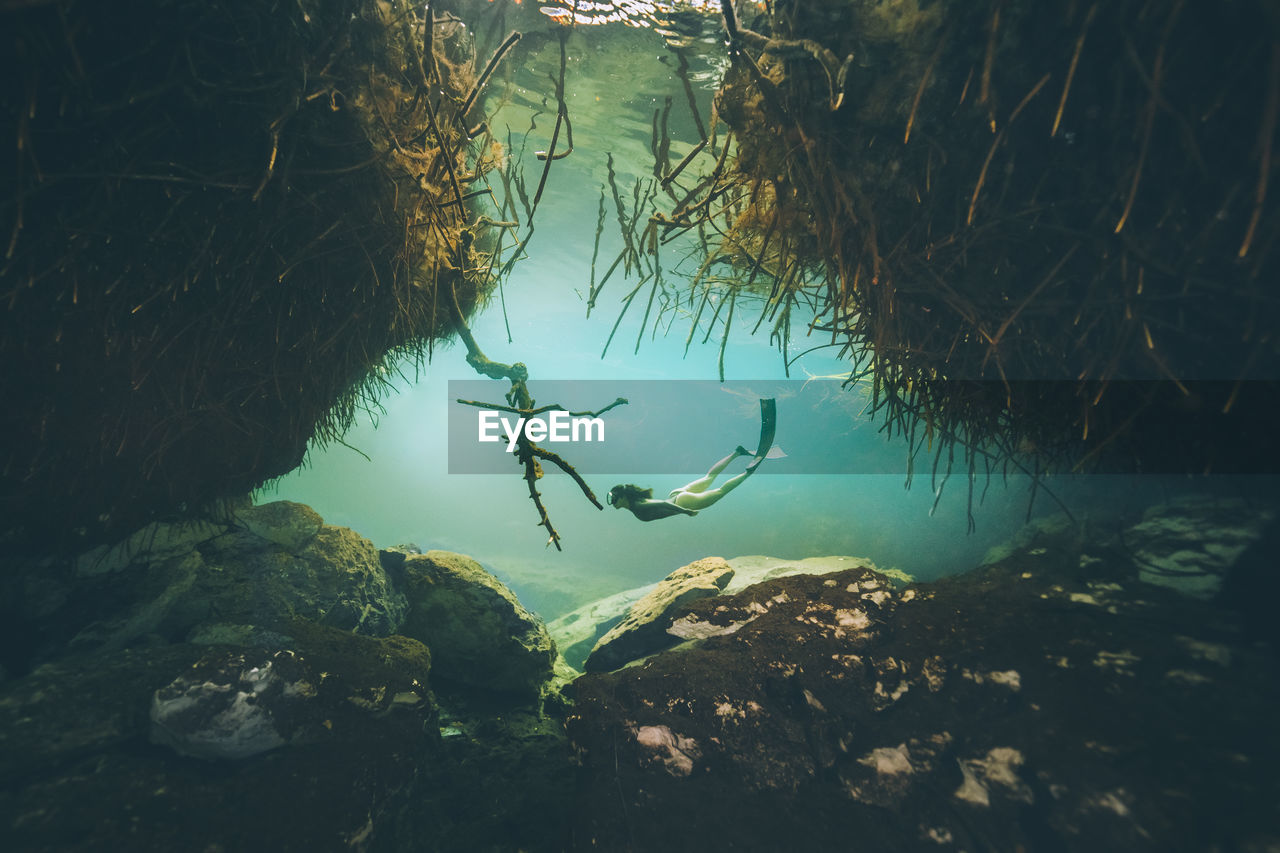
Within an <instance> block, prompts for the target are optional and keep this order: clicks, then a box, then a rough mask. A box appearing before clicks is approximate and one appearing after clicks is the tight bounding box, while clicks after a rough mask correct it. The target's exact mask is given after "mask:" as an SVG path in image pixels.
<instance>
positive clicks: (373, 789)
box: [0, 620, 440, 850]
mask: <svg viewBox="0 0 1280 853" xmlns="http://www.w3.org/2000/svg"><path fill="white" fill-rule="evenodd" d="M292 633H293V635H294V640H293V643H292V644H291V645H290V647H289V649H288V650H283V649H275V650H269V649H247V650H246V649H226V648H223V649H214V650H210V649H209V648H207V647H198V646H192V645H188V644H175V645H171V646H164V647H157V648H148V649H125V650H122V651H119V652H115V653H112V654H107V655H97V656H93V657H85V658H78V659H68V660H66V661H62V662H59V663H56V664H48V665H46V666H44V667H41V668H40V669H39V670H37V671H35V672H33V673H31V674H29V675H27V676H24V677H21V678H17V679H14V680H12V681H10V682H8V683H6V684H4V685H0V828H3V831H4V832H5V836H6V838H7V839H9V840H8V841H7V842H6V844H7V845H9V847H11V848H12V849H21V850H37V849H41V850H44V849H58V850H66V849H89V848H92V849H104V850H106V849H134V850H180V849H188V848H190V847H191V846H192V843H193V842H192V839H196V840H198V842H199V843H198V846H199V847H200V849H225V850H258V849H273V850H286V849H314V850H325V849H334V848H335V847H342V848H343V849H346V848H347V846H348V843H347V842H348V841H349V839H350V838H353V837H355V836H357V835H358V834H359V833H361V832H364V833H365V835H366V836H367V835H370V834H377V833H385V835H384V836H383V837H388V836H390V835H392V834H394V832H395V831H396V822H397V819H398V818H397V817H396V816H397V815H399V814H401V813H402V812H403V810H404V808H405V807H406V805H407V803H408V802H409V801H411V800H415V797H416V796H418V795H420V794H421V788H420V787H417V786H419V785H420V781H419V780H420V777H421V769H422V768H423V767H430V766H433V765H435V764H436V763H438V761H439V748H440V742H439V737H438V734H437V732H438V727H437V721H436V713H437V712H436V708H435V705H434V702H433V700H432V697H431V693H430V692H429V690H428V689H427V677H428V674H429V670H430V656H429V653H428V652H427V650H426V648H425V647H424V646H423V645H422V644H421V643H418V642H416V641H414V640H409V639H407V638H404V637H391V638H387V639H382V640H376V639H371V638H368V637H361V636H358V635H355V634H351V633H348V632H345V631H339V630H335V629H330V628H323V627H320V626H316V625H314V624H309V623H305V622H303V621H302V620H299V621H298V622H297V623H295V624H294V626H293V629H292ZM268 664H269V665H268ZM255 666H256V667H257V668H258V672H257V673H256V674H255V673H253V672H252V670H253V668H254V667H255ZM220 687H227V688H228V690H227V691H225V692H223V693H221V694H219V688H220ZM236 693H244V694H246V695H245V697H244V698H243V699H241V700H239V701H240V705H241V708H240V710H237V711H234V712H233V713H231V714H228V715H226V716H223V717H221V719H219V714H220V712H218V711H217V709H216V708H215V707H214V706H212V705H209V704H207V703H208V702H209V701H210V700H216V699H217V698H218V697H219V695H221V696H222V697H223V698H226V697H228V696H234V695H235V694H236ZM183 697H185V698H188V699H190V700H192V703H191V704H190V705H189V706H188V707H187V708H186V709H183V708H182V699H183ZM150 703H154V705H153V706H152V708H153V711H152V715H151V717H149V715H148V713H147V708H148V705H149V704H150ZM235 705H236V702H235V701H231V702H227V703H224V705H223V706H222V707H223V708H224V709H232V708H234V707H235ZM202 706H203V710H205V711H210V712H212V713H209V714H208V715H207V716H206V717H205V724H204V725H201V724H198V723H197V722H196V720H197V717H198V716H199V714H200V712H201V709H202ZM152 718H158V719H157V720H156V722H153V720H152ZM234 720H239V721H241V722H242V723H243V725H240V726H235V725H224V724H229V723H231V722H233V721H234ZM156 735H158V737H157V740H159V741H160V742H162V743H168V744H170V745H171V746H177V747H179V749H180V751H181V752H183V753H184V754H188V755H189V754H195V755H199V756H201V757H204V758H210V759H212V758H218V759H229V758H235V759H237V760H234V761H232V760H219V761H216V762H213V761H208V760H204V761H192V760H190V759H189V758H182V757H179V756H178V755H175V753H174V752H173V751H171V750H170V749H167V748H153V747H147V746H146V741H147V740H148V737H149V736H156ZM276 740H284V741H288V743H289V746H287V747H283V748H276V749H268V750H266V751H262V748H263V747H269V746H271V745H272V744H274V743H275V742H276ZM254 752H257V753H258V754H252V753H254ZM302 803H305V804H306V808H305V809H300V808H299V804H302ZM354 846H356V847H359V846H360V845H354ZM392 846H393V847H394V846H395V845H392Z"/></svg>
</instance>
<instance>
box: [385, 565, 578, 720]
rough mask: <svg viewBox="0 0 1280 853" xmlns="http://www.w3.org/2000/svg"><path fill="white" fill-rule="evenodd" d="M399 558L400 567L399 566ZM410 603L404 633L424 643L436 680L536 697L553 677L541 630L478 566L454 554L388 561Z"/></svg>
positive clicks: (548, 643)
mask: <svg viewBox="0 0 1280 853" xmlns="http://www.w3.org/2000/svg"><path fill="white" fill-rule="evenodd" d="M401 558H403V562H401ZM384 559H386V560H387V561H388V562H393V561H394V562H395V563H397V564H399V568H398V569H397V570H396V571H397V573H398V574H399V575H400V576H401V578H402V583H403V588H404V590H405V594H406V595H407V597H408V615H407V617H406V618H405V621H404V625H403V626H402V628H401V632H402V633H404V634H405V635H406V636H409V637H413V638H415V639H418V640H421V641H422V642H424V643H426V644H427V646H428V647H430V649H431V653H432V656H433V659H434V661H435V671H436V673H437V675H439V676H440V677H441V678H444V679H447V680H450V681H454V682H457V683H458V684H462V685H466V686H468V687H479V688H482V689H485V690H492V691H497V692H500V693H512V694H520V695H530V696H536V695H538V693H539V691H540V690H541V688H542V686H543V684H545V683H546V682H547V681H548V680H550V678H551V676H552V662H553V661H554V660H555V644H554V643H553V642H552V640H551V635H550V634H548V633H547V628H546V626H545V625H544V624H543V623H542V620H541V619H539V618H538V617H537V616H535V615H534V614H532V613H530V612H529V611H528V610H525V608H524V606H523V605H521V604H520V602H519V601H518V600H517V599H516V597H515V595H514V594H513V593H512V592H511V590H509V589H507V587H506V586H504V585H503V584H502V582H501V581H499V580H498V579H497V578H495V577H494V576H493V575H492V574H490V573H489V572H487V571H485V569H484V568H483V567H482V566H481V565H480V564H479V563H477V562H476V561H475V560H473V559H471V558H470V557H467V556H465V555H463V554H455V553H453V552H451V551H428V552H427V553H426V554H422V555H409V556H404V555H402V554H394V555H391V554H388V552H384Z"/></svg>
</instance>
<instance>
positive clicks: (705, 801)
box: [568, 505, 1280, 851]
mask: <svg viewBox="0 0 1280 853" xmlns="http://www.w3.org/2000/svg"><path fill="white" fill-rule="evenodd" d="M1188 514H1191V515H1195V514H1196V511H1195V510H1194V509H1188V508H1187V506H1185V505H1178V506H1171V507H1167V508H1163V509H1160V510H1157V511H1153V512H1150V513H1148V515H1147V517H1146V518H1145V519H1144V520H1143V522H1142V524H1143V525H1145V527H1144V530H1147V531H1149V530H1151V529H1152V528H1153V527H1158V526H1159V525H1160V524H1162V523H1163V524H1165V525H1166V526H1170V527H1171V528H1176V529H1177V530H1178V531H1179V534H1178V535H1179V537H1181V538H1180V539H1179V541H1178V546H1179V548H1180V549H1181V550H1184V551H1190V552H1194V551H1196V550H1199V551H1200V552H1201V553H1202V554H1203V555H1204V559H1203V560H1199V561H1197V560H1196V559H1195V557H1194V553H1187V554H1183V555H1182V556H1181V558H1180V562H1179V567H1180V568H1179V571H1182V572H1187V571H1190V570H1191V569H1190V568H1189V566H1192V565H1193V564H1194V565H1202V566H1208V567H1210V568H1211V569H1212V571H1213V573H1215V574H1222V572H1221V571H1220V569H1221V567H1222V565H1223V559H1222V555H1223V552H1222V549H1221V548H1220V547H1218V542H1219V540H1220V538H1221V537H1217V538H1215V536H1213V535H1208V534H1206V535H1205V536H1202V537H1201V538H1199V539H1197V540H1195V542H1191V541H1190V540H1189V539H1188V538H1187V536H1188V534H1187V533H1186V531H1187V530H1188V529H1189V528H1190V527H1191V526H1192V525H1190V524H1189V523H1188V521H1187V516H1188ZM1197 517H1201V516H1197ZM1255 520H1257V519H1255ZM1262 520H1263V521H1265V520H1266V519H1265V518H1264V519H1262ZM1238 521H1239V518H1238V517H1237V523H1236V524H1235V525H1234V527H1233V531H1232V532H1231V536H1230V537H1229V538H1231V539H1232V541H1233V543H1235V544H1241V537H1239V536H1237V535H1236V533H1237V532H1238V529H1239V527H1240V524H1239V523H1238ZM1252 529H1253V534H1252V538H1253V539H1256V536H1257V534H1258V532H1259V529H1260V528H1258V527H1257V525H1254V526H1253V528H1252ZM1243 538H1244V540H1248V539H1250V538H1251V537H1243ZM1129 539H1130V540H1134V539H1136V537H1134V536H1132V535H1130V537H1129ZM1125 541H1126V540H1125V537H1124V536H1123V535H1121V536H1119V537H1115V538H1112V539H1110V540H1108V541H1107V542H1105V543H1104V542H1102V541H1101V540H1099V539H1094V538H1092V537H1090V536H1082V535H1081V531H1080V529H1079V528H1074V527H1072V526H1071V525H1067V524H1042V525H1039V526H1037V527H1034V528H1031V529H1029V531H1028V533H1027V534H1026V535H1025V536H1024V537H1023V539H1022V541H1020V542H1018V543H1015V545H1014V546H1012V547H1010V548H1009V549H1006V550H1005V551H1004V552H1003V553H1001V554H997V555H995V556H996V561H995V562H994V563H993V564H991V565H986V566H983V567H981V568H979V569H976V570H974V571H971V572H968V573H966V574H963V575H958V576H955V577H951V578H947V579H944V580H939V581H936V582H932V583H921V584H911V585H906V586H895V584H894V583H893V582H891V580H890V579H889V578H886V577H885V576H883V575H882V574H880V573H878V572H876V571H874V570H873V569H871V568H868V567H858V568H854V569H851V570H847V571H843V572H839V573H837V574H832V575H826V576H794V577H784V578H779V579H775V580H771V581H767V582H765V583H761V584H758V585H755V586H752V587H750V588H748V589H745V590H743V591H741V592H738V593H736V594H730V595H720V596H716V597H708V598H702V599H700V600H697V601H694V602H691V603H687V604H686V605H684V606H683V607H681V608H679V610H678V612H676V613H675V614H672V618H671V622H670V627H669V628H668V631H669V633H671V634H674V635H678V637H679V638H681V639H683V640H684V642H683V643H682V644H681V645H679V646H676V647H675V648H673V649H670V650H668V651H664V652H661V653H659V654H656V655H653V656H651V657H649V658H647V659H645V660H644V661H643V662H642V663H638V664H634V665H632V666H629V667H627V668H624V669H621V670H618V671H616V672H611V673H593V674H588V675H586V676H584V677H582V678H580V679H579V680H578V681H577V682H576V683H575V691H576V706H575V708H574V711H573V715H572V716H571V717H570V719H569V725H568V730H569V734H570V738H571V740H572V742H573V744H574V747H575V751H576V753H577V754H578V755H579V756H580V759H581V761H582V773H583V785H582V787H581V791H582V792H583V793H582V797H583V799H582V801H580V802H579V803H578V815H579V821H580V825H579V836H580V838H581V839H582V840H583V844H582V846H583V847H584V848H585V847H590V848H591V849H604V850H661V849H689V850H692V849H740V850H782V849H859V850H913V849H918V850H1019V849H1021V850H1048V851H1065V850H1072V851H1074V850H1079V851H1089V850H1098V849H1108V850H1115V849H1142V850H1212V849H1220V850H1230V849H1236V850H1274V849H1280V817H1277V813H1276V812H1275V810H1274V803H1275V802H1277V801H1278V800H1280V781H1278V780H1280V777H1277V775H1276V774H1275V772H1274V767H1275V766H1276V764H1277V761H1280V733H1277V731H1276V729H1275V727H1274V726H1272V725H1270V724H1269V722H1267V721H1269V720H1270V719H1271V717H1272V716H1273V715H1274V709H1275V707H1276V705H1277V701H1278V700H1280V688H1278V686H1277V679H1276V660H1275V657H1274V654H1273V652H1272V650H1271V649H1270V648H1269V647H1267V646H1266V645H1265V644H1261V643H1256V642H1254V640H1253V638H1252V637H1251V635H1250V633H1249V631H1248V630H1246V628H1244V627H1242V623H1241V619H1240V616H1239V613H1238V612H1237V611H1235V610H1232V609H1228V608H1227V607H1225V606H1224V605H1223V604H1222V603H1221V602H1220V601H1219V600H1217V599H1215V600H1207V599H1206V597H1205V596H1204V594H1203V591H1204V586H1205V585H1204V584H1194V585H1192V586H1191V588H1190V589H1189V590H1183V591H1178V590H1176V589H1172V588H1170V587H1169V586H1168V585H1164V584H1161V585H1157V584H1152V583H1151V582H1150V580H1151V578H1150V573H1151V567H1150V563H1151V558H1150V556H1149V555H1150V554H1151V553H1152V552H1153V549H1154V548H1155V545H1154V544H1153V542H1152V541H1151V540H1150V539H1144V540H1143V541H1142V544H1141V550H1140V551H1136V550H1135V549H1134V548H1132V547H1129V546H1127V545H1126V544H1125ZM1264 541H1265V540H1264ZM1246 544H1247V543H1246ZM1245 550H1246V547H1245V545H1243V544H1242V545H1241V547H1240V548H1239V549H1237V551H1236V552H1235V554H1234V555H1233V558H1236V557H1241V558H1243V556H1247V555H1243V552H1244V551H1245ZM1242 555H1243V556H1242ZM1272 566H1274V563H1273V562H1272ZM1274 586H1275V582H1274V578H1273V580H1272V581H1271V591H1272V592H1274ZM1257 591H1258V593H1259V594H1262V593H1264V592H1265V590H1264V589H1262V588H1257ZM1188 593H1190V594H1188Z"/></svg>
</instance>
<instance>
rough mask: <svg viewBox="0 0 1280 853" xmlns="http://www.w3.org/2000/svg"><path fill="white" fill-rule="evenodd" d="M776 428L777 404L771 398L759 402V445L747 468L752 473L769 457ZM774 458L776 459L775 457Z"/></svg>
mask: <svg viewBox="0 0 1280 853" xmlns="http://www.w3.org/2000/svg"><path fill="white" fill-rule="evenodd" d="M777 428H778V403H777V401H776V400H774V399H773V398H772V397H769V398H767V399H762V400H761V401H760V443H759V444H758V445H757V446H756V458H755V459H753V460H752V461H751V464H750V465H748V466H747V469H748V470H752V471H754V470H755V468H756V466H758V465H759V464H760V463H761V462H763V461H764V460H765V459H766V458H768V457H769V451H770V450H771V449H772V448H773V436H774V433H775V432H776V431H777ZM775 458H776V457H775Z"/></svg>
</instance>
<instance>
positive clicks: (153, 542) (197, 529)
mask: <svg viewBox="0 0 1280 853" xmlns="http://www.w3.org/2000/svg"><path fill="white" fill-rule="evenodd" d="M225 532H226V525H222V524H217V523H214V522H210V521H184V522H177V523H172V524H170V523H166V522H159V521H158V522H154V523H152V524H148V525H147V526H146V527H144V528H142V529H141V530H139V531H137V532H136V533H134V534H133V535H132V536H130V537H128V538H127V539H125V540H123V541H121V542H117V543H115V544H114V545H99V546H98V547H96V548H94V549H92V550H90V551H87V552H85V553H84V554H81V555H80V556H79V557H78V558H76V562H75V569H76V575H77V576H78V577H93V576H95V575H105V574H112V573H115V572H119V571H121V570H122V569H125V568H127V567H129V566H135V565H146V564H149V563H157V562H160V561H162V560H167V559H169V558H170V557H177V556H180V555H182V554H188V553H190V552H191V551H192V550H193V549H194V548H195V547H196V546H197V545H199V544H200V543H202V542H207V541H209V540H210V539H212V538H214V537H215V536H220V535H222V534H223V533H225Z"/></svg>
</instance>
